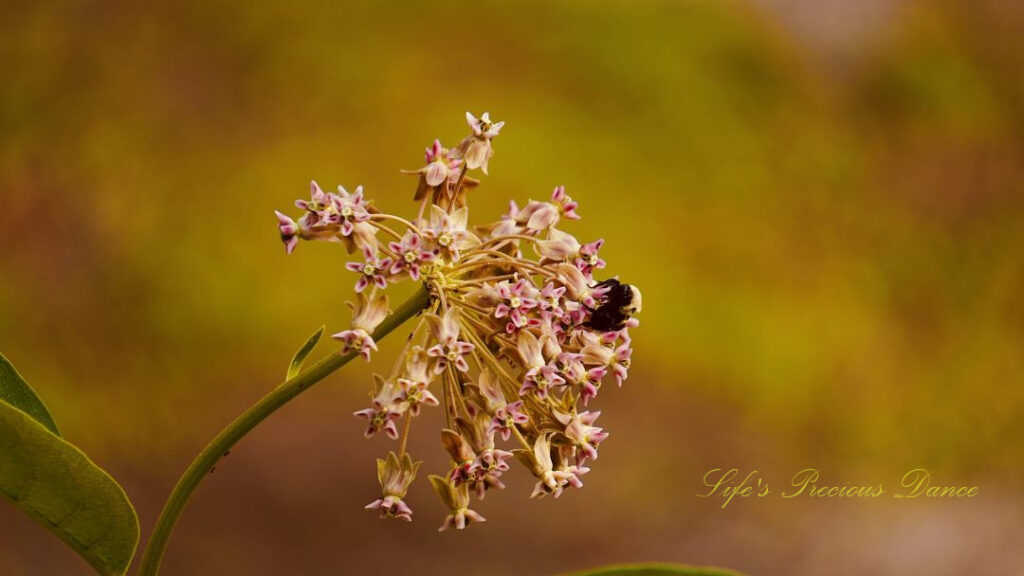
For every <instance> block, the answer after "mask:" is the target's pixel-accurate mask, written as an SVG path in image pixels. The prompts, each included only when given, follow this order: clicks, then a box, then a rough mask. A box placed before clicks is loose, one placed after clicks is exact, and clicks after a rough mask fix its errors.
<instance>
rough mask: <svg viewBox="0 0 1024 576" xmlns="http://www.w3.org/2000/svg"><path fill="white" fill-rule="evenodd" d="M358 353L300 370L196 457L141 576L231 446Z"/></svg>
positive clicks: (390, 325)
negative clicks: (205, 479) (201, 483)
mask: <svg viewBox="0 0 1024 576" xmlns="http://www.w3.org/2000/svg"><path fill="white" fill-rule="evenodd" d="M429 302H430V295H429V294H428V292H427V290H426V288H423V289H421V290H419V291H417V292H416V294H415V295H414V296H412V297H411V298H409V299H408V300H406V301H405V302H403V303H402V305H401V306H399V307H398V309H397V310H395V311H394V312H393V313H392V314H391V315H389V316H388V317H387V318H385V319H384V321H383V322H381V324H380V326H379V327H377V329H376V330H375V331H374V332H373V339H374V340H375V341H380V339H381V338H383V337H384V336H386V335H387V334H388V333H389V332H391V331H392V330H394V329H395V328H398V327H399V326H400V325H402V323H404V322H405V321H406V320H408V319H409V318H412V317H413V316H415V315H416V314H418V313H419V312H420V311H422V310H423V309H424V308H426V307H427V304H429ZM356 356H357V354H356V353H355V352H350V353H348V354H345V355H341V354H331V355H329V356H327V357H325V358H321V359H320V360H319V361H318V362H317V363H316V364H313V365H312V366H310V367H309V368H306V369H305V370H303V371H302V372H299V373H298V374H297V375H296V376H295V377H294V378H292V379H291V380H287V381H286V382H285V383H283V384H281V385H280V386H278V387H277V388H275V389H274V390H273V391H271V392H270V394H267V395H266V396H264V397H263V398H262V399H260V401H259V402H256V403H255V404H253V405H252V407H251V408H249V409H248V410H246V411H245V412H244V413H242V415H241V416H239V417H238V418H236V419H235V421H234V422H232V423H231V424H229V425H228V427H227V428H225V429H224V430H223V431H222V432H221V433H220V434H218V435H217V437H216V438H214V439H213V440H212V441H210V443H209V444H208V445H207V446H206V448H204V449H203V451H202V452H200V453H199V455H198V456H196V458H195V460H193V461H192V463H191V464H190V465H189V467H188V469H187V470H185V473H184V474H182V476H181V479H180V480H178V484H177V485H176V486H175V487H174V490H173V491H172V492H171V495H170V497H169V498H168V499H167V502H166V503H165V504H164V509H163V511H162V512H160V518H159V519H158V520H157V522H156V526H155V527H154V528H153V534H152V535H151V536H150V538H149V542H148V543H147V544H146V550H145V552H144V553H143V555H142V563H141V566H140V568H139V576H155V575H156V574H157V573H158V572H159V571H160V563H161V561H162V560H163V556H164V551H165V550H166V549H167V543H168V541H169V540H170V538H171V531H172V530H174V525H175V523H176V522H177V521H178V517H179V516H181V512H182V510H184V508H185V505H186V504H187V503H188V499H189V497H191V496H192V493H193V492H195V490H196V487H198V486H199V483H200V482H202V480H203V478H206V476H208V475H209V473H210V470H211V469H213V466H214V465H216V464H217V462H218V461H219V460H220V459H221V458H222V457H223V456H224V454H225V453H226V452H227V451H228V450H230V449H231V447H232V446H234V445H235V444H236V443H237V442H238V441H239V440H241V439H242V438H243V437H244V436H245V435H246V434H248V433H249V431H251V430H252V429H253V428H255V427H256V425H257V424H259V423H260V422H262V421H263V420H265V419H266V418H267V416H270V415H271V414H273V413H274V412H275V411H277V409H278V408H280V407H282V406H284V405H285V404H287V403H288V402H289V401H291V400H292V399H293V398H295V397H296V396H298V395H299V394H301V393H302V392H304V391H305V390H306V389H308V388H309V387H311V386H312V385H313V384H316V383H317V382H319V381H321V380H323V379H324V378H326V377H327V376H328V375H330V374H331V373H332V372H334V371H335V370H337V369H338V368H341V367H342V366H344V365H345V364H348V362H349V361H351V360H352V359H353V358H355V357H356Z"/></svg>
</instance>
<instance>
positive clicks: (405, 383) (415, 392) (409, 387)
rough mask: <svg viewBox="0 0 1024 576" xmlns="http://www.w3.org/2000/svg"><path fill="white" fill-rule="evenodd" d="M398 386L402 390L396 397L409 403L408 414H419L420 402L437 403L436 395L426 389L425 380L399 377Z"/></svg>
mask: <svg viewBox="0 0 1024 576" xmlns="http://www.w3.org/2000/svg"><path fill="white" fill-rule="evenodd" d="M398 386H399V388H400V389H401V390H402V392H401V394H399V396H398V399H399V400H400V401H402V402H405V403H406V404H408V405H409V414H412V415H413V416H419V414H420V405H421V404H426V405H427V406H437V405H438V404H439V402H438V401H437V396H434V395H433V394H431V393H430V390H427V383H426V382H423V381H419V382H417V381H413V380H409V379H406V378H399V379H398Z"/></svg>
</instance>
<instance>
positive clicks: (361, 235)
mask: <svg viewBox="0 0 1024 576" xmlns="http://www.w3.org/2000/svg"><path fill="white" fill-rule="evenodd" d="M466 121H467V123H468V125H469V129H470V134H469V135H468V136H466V137H465V138H464V139H463V140H462V141H461V142H460V143H459V145H458V146H456V147H455V148H454V149H452V150H448V149H446V148H445V147H444V146H443V145H442V144H441V142H440V141H439V140H435V141H434V142H433V144H432V145H431V146H430V147H428V148H427V150H426V154H425V157H426V165H425V166H423V167H422V168H420V169H418V170H415V171H413V172H412V174H415V175H417V176H418V183H417V189H416V193H415V194H414V201H415V202H416V203H418V206H417V210H416V214H415V216H412V217H403V216H399V215H395V214H389V213H385V212H382V211H380V210H378V209H377V208H376V207H374V206H373V205H372V204H371V203H370V202H369V201H368V200H366V199H365V198H364V195H363V189H362V187H358V188H356V189H355V191H354V192H352V193H349V192H348V191H347V190H345V189H344V188H341V187H339V188H338V192H337V193H327V192H324V191H323V190H322V189H321V188H320V186H319V185H318V184H316V182H313V183H312V184H311V192H310V198H309V199H308V200H299V201H297V202H296V206H297V207H298V208H300V209H301V210H303V211H304V212H303V214H302V215H300V216H298V217H297V219H296V220H293V219H292V218H291V217H289V216H288V215H286V214H283V213H280V212H278V213H276V216H277V224H278V232H279V234H280V237H281V240H282V242H284V244H285V249H286V251H287V252H288V253H289V254H291V253H292V252H293V251H294V249H295V247H296V245H297V244H298V243H299V241H300V240H314V241H329V242H337V243H340V244H342V245H343V246H345V247H346V248H347V249H348V250H349V252H350V253H356V254H358V255H359V260H357V261H353V262H349V263H348V264H346V266H345V268H347V269H348V270H350V271H351V272H354V273H355V274H356V275H357V278H356V281H355V285H354V291H355V294H356V296H355V302H354V303H353V304H350V306H351V308H352V324H351V327H350V328H349V329H347V330H343V331H341V332H338V333H336V334H334V338H335V339H336V340H338V341H339V342H340V343H341V348H340V352H341V353H342V354H359V355H361V356H363V357H364V358H366V359H367V360H369V359H370V357H371V354H372V353H374V352H376V351H377V342H376V341H375V339H374V333H375V330H377V329H378V327H379V326H380V325H381V324H382V322H384V320H385V319H386V317H387V315H388V314H389V313H390V311H389V309H388V298H387V296H386V295H385V293H384V292H385V291H386V290H388V289H390V287H391V286H393V285H396V284H401V283H403V282H404V281H406V280H410V281H412V282H415V283H418V284H421V285H422V288H421V289H424V290H426V291H427V292H428V294H429V304H428V306H427V309H426V310H424V311H423V313H422V314H420V316H419V319H418V321H417V323H416V325H415V327H414V328H413V329H412V331H411V333H410V334H409V335H408V338H407V340H406V343H405V347H404V349H403V350H402V351H401V353H400V356H399V358H398V360H397V363H396V365H395V367H394V369H393V370H392V371H391V374H390V376H388V377H387V378H384V377H382V376H377V375H375V376H374V386H373V391H372V401H371V404H370V407H368V408H365V409H363V410H359V411H357V412H355V415H356V416H358V417H360V418H362V419H364V420H365V422H366V430H365V435H366V436H367V437H372V436H376V435H378V433H379V432H382V433H383V435H384V436H386V437H388V438H390V439H392V440H394V441H397V442H399V448H398V450H397V452H389V453H388V456H387V458H385V459H381V460H378V461H377V467H378V470H377V472H378V480H379V482H380V485H381V494H380V497H379V498H378V499H376V500H374V501H373V502H372V503H371V504H370V505H368V506H367V508H370V509H373V510H377V511H378V512H379V513H380V515H381V516H382V517H389V518H401V519H403V520H411V519H412V510H411V509H410V508H409V506H408V505H407V504H406V503H405V501H404V499H405V497H406V494H407V491H408V487H409V485H410V484H411V483H412V482H413V480H414V479H415V477H416V475H417V471H418V469H419V466H420V463H419V462H413V460H412V458H411V456H410V455H409V454H408V453H407V452H406V446H407V440H408V437H409V435H410V434H411V432H410V431H411V430H412V429H414V428H415V427H414V426H413V420H414V419H415V418H416V417H417V416H419V415H420V414H421V413H422V412H423V411H424V410H430V409H434V408H435V407H436V408H437V409H440V410H441V411H442V412H443V415H444V420H445V424H444V426H443V428H442V431H441V446H442V448H443V449H444V451H445V452H447V454H448V456H449V459H450V464H449V467H448V469H447V470H443V471H439V472H440V473H439V474H435V475H431V476H430V483H431V485H432V486H433V488H434V491H435V492H436V493H437V494H438V496H439V497H440V498H441V500H442V501H443V502H444V503H445V505H446V506H447V507H448V509H449V514H448V516H447V517H446V518H445V520H444V523H443V524H442V526H441V529H442V530H444V529H447V528H456V529H463V528H465V527H466V526H468V525H470V524H473V523H479V522H483V521H484V519H483V517H482V516H481V515H480V514H478V513H477V512H475V511H474V510H473V509H471V508H470V502H471V499H473V498H476V499H483V498H484V497H485V495H486V494H487V493H488V492H490V491H493V490H501V489H504V488H505V484H504V483H503V482H502V475H503V474H504V472H506V471H507V470H508V469H509V467H510V463H511V462H515V461H518V462H519V463H521V464H522V465H523V466H525V468H526V469H527V470H528V471H529V472H530V473H531V474H533V476H535V478H536V484H535V486H534V489H533V492H532V494H531V496H533V497H541V496H545V495H548V494H550V495H552V496H554V497H556V498H557V497H559V496H560V495H562V494H563V493H564V492H565V490H566V489H567V488H580V487H582V486H583V482H582V480H581V477H582V476H583V475H584V474H587V473H588V472H590V468H589V467H588V466H589V465H590V463H591V462H593V461H594V460H596V459H597V457H598V451H599V448H600V447H601V446H602V445H603V442H604V441H605V440H606V439H607V438H608V433H607V432H606V431H605V430H604V429H603V428H601V427H598V426H596V425H595V421H596V419H597V416H598V414H600V413H599V412H597V411H590V410H587V409H586V408H585V407H586V406H589V405H590V403H591V402H594V401H596V399H597V397H598V396H599V395H600V391H601V384H602V383H603V382H604V380H606V379H608V378H611V379H613V380H614V381H615V382H616V383H618V384H619V385H621V384H622V382H623V381H624V380H625V379H626V378H627V376H628V370H629V367H630V363H631V361H632V340H631V338H630V335H629V330H630V329H631V328H633V327H635V326H636V325H637V324H638V322H637V320H636V319H635V318H632V317H631V316H632V314H634V313H636V312H638V311H639V310H640V301H639V299H640V293H639V290H636V289H635V287H631V286H628V285H624V284H622V283H620V282H618V281H617V280H614V279H611V280H603V281H602V280H599V279H595V277H594V276H595V274H596V273H598V272H599V271H600V270H602V269H603V268H604V267H605V266H606V263H605V261H604V260H603V259H601V258H600V257H599V256H598V251H599V250H600V248H601V247H602V245H603V243H604V241H603V240H597V241H594V242H589V243H586V244H581V243H580V242H579V241H578V240H577V239H576V238H575V237H574V236H573V235H572V234H571V233H569V232H567V231H565V230H563V229H562V228H560V226H561V225H563V224H565V223H571V222H572V221H573V220H578V219H579V217H580V216H579V214H578V212H577V209H578V203H577V202H576V201H574V200H573V199H572V198H570V197H569V196H568V194H567V193H566V191H565V188H564V187H562V186H559V187H557V188H555V189H554V192H553V193H551V196H550V200H549V201H534V200H529V201H528V202H527V203H526V204H524V205H523V207H522V208H520V207H519V205H518V204H516V203H515V202H510V203H509V210H508V212H507V213H505V214H504V215H501V216H500V217H499V218H498V219H497V220H496V221H494V222H492V223H490V224H483V225H478V226H470V223H469V222H470V221H469V207H468V205H467V202H466V194H465V191H466V189H467V188H468V187H470V186H475V185H477V184H478V183H479V181H478V180H475V179H473V178H472V177H471V176H470V175H469V174H470V172H471V171H476V170H479V171H480V172H482V173H484V174H486V173H487V165H488V161H489V160H490V158H491V157H492V156H493V154H494V149H493V146H492V143H491V142H492V140H494V139H495V138H496V137H497V136H498V135H499V133H500V131H501V129H502V127H503V126H504V122H492V121H491V119H490V115H489V114H487V113H484V114H483V115H481V116H480V117H479V118H478V117H476V116H474V115H472V114H469V113H467V114H466ZM378 236H382V238H378ZM378 336H379V335H378Z"/></svg>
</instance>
